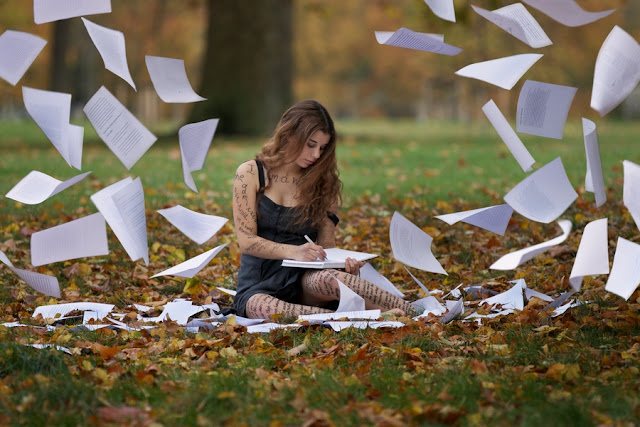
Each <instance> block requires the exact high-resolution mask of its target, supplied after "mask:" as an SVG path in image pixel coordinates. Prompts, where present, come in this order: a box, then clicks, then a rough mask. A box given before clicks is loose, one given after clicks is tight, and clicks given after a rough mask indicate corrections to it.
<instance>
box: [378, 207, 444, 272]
mask: <svg viewBox="0 0 640 427" xmlns="http://www.w3.org/2000/svg"><path fill="white" fill-rule="evenodd" d="M389 240H390V241H391V251H392V252H393V257H394V258H395V259H396V260H398V261H400V262H401V263H403V264H406V265H408V266H410V267H413V268H417V269H419V270H424V271H430V272H432V273H439V274H444V275H447V272H446V271H445V270H444V268H442V266H441V265H440V263H439V262H438V260H437V259H436V257H434V256H433V254H432V253H431V242H432V241H433V238H432V237H431V236H429V235H428V234H427V233H425V232H424V231H422V230H421V229H420V228H419V227H418V226H416V225H415V224H413V223H412V222H411V221H409V220H408V219H406V218H405V217H404V216H402V215H401V214H400V213H398V212H394V214H393V217H392V218H391V226H390V227H389Z"/></svg>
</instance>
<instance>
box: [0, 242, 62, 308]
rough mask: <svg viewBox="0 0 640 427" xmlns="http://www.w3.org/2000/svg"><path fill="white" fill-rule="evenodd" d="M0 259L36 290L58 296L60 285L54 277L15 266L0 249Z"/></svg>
mask: <svg viewBox="0 0 640 427" xmlns="http://www.w3.org/2000/svg"><path fill="white" fill-rule="evenodd" d="M0 261H1V262H2V263H3V264H4V265H6V266H7V267H9V269H10V270H11V271H13V272H14V273H15V274H16V275H18V277H20V278H21V279H22V280H24V281H25V282H26V283H27V285H29V286H31V287H32V288H33V289H35V290H36V291H38V292H41V293H43V294H45V295H49V296H51V297H55V298H60V285H59V284H58V279H57V278H56V277H53V276H49V275H47V274H40V273H36V272H35V271H29V270H23V269H21V268H16V267H14V265H13V263H12V262H11V261H10V260H9V258H7V256H6V255H5V253H4V252H2V251H0Z"/></svg>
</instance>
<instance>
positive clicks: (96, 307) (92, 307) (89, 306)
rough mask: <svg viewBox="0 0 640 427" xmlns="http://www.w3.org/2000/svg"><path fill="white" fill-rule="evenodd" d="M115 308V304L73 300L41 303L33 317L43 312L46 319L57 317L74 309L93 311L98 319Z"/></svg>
mask: <svg viewBox="0 0 640 427" xmlns="http://www.w3.org/2000/svg"><path fill="white" fill-rule="evenodd" d="M114 308H115V305H113V304H102V303H99V302H71V303H68V304H52V305H41V306H40V307H37V308H36V309H35V311H34V312H33V317H36V316H38V315H39V314H42V317H43V318H44V319H55V318H56V316H58V315H59V317H64V316H66V315H67V314H68V313H70V312H72V311H87V310H88V311H93V312H95V313H96V318H97V319H103V318H105V317H107V316H108V315H109V313H111V311H112V310H113V309H114Z"/></svg>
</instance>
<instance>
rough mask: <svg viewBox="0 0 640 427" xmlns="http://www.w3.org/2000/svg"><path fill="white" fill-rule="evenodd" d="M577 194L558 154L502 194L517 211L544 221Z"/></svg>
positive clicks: (559, 210) (550, 218) (562, 208)
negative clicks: (504, 194)
mask: <svg viewBox="0 0 640 427" xmlns="http://www.w3.org/2000/svg"><path fill="white" fill-rule="evenodd" d="M577 198H578V193H576V191H575V190H574V189H573V187H572V186H571V182H569V178H568V177H567V173H566V172H565V170H564V166H563V165H562V160H561V159H560V157H558V158H556V159H555V160H552V161H551V162H549V163H547V164H546V165H544V166H543V167H541V168H540V169H538V170H537V171H535V172H534V173H532V174H531V175H529V176H528V177H526V178H525V179H524V180H522V181H520V183H518V184H517V185H516V186H515V187H514V188H513V189H512V190H511V191H509V192H508V193H507V195H506V196H504V200H505V202H507V203H508V204H509V206H511V207H512V208H513V210H515V211H516V212H518V213H519V214H520V215H522V216H525V217H527V218H529V219H531V220H533V221H537V222H544V223H545V224H548V223H550V222H551V221H555V220H556V219H557V218H558V217H559V216H560V215H562V213H563V212H564V211H565V210H566V209H567V208H568V207H569V206H570V205H571V204H572V203H573V201H574V200H576V199H577Z"/></svg>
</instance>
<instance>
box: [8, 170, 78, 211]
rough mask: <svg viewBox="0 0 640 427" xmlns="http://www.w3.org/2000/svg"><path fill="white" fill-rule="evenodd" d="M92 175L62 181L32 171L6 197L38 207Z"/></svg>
mask: <svg viewBox="0 0 640 427" xmlns="http://www.w3.org/2000/svg"><path fill="white" fill-rule="evenodd" d="M90 173H91V171H89V172H85V173H82V174H80V175H76V176H74V177H73V178H69V179H67V180H66V181H60V180H57V179H55V178H54V177H52V176H49V175H47V174H45V173H42V172H38V171H31V172H29V173H28V174H27V176H25V177H24V178H22V179H21V180H20V182H18V183H17V184H16V185H14V186H13V188H12V189H11V190H9V192H8V193H7V195H6V197H8V198H10V199H13V200H15V201H17V202H20V203H24V204H25V205H37V204H38V203H42V202H44V201H45V200H47V199H48V198H50V197H53V196H55V195H56V194H58V193H60V192H61V191H64V190H66V189H67V188H69V187H71V186H72V185H73V184H76V183H78V182H80V181H82V180H83V179H84V178H85V177H86V176H87V175H89V174H90Z"/></svg>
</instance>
